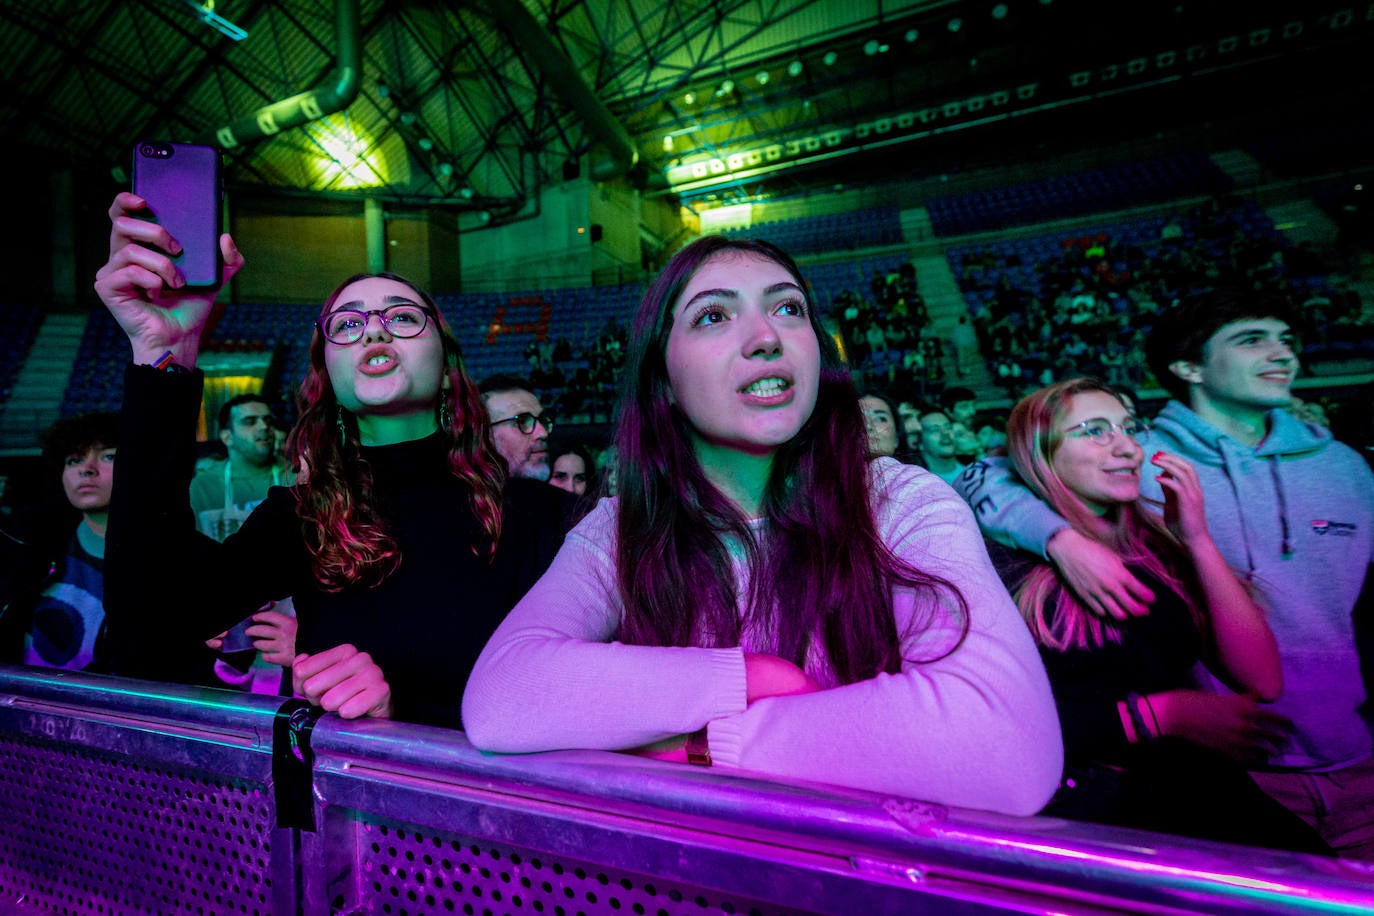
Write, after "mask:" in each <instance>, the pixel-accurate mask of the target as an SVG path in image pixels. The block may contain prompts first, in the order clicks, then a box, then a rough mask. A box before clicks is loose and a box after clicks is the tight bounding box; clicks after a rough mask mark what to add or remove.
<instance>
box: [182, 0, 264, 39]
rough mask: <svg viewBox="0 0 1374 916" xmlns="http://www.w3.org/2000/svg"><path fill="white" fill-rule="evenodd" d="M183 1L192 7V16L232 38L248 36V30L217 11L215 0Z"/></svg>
mask: <svg viewBox="0 0 1374 916" xmlns="http://www.w3.org/2000/svg"><path fill="white" fill-rule="evenodd" d="M182 2H183V3H185V4H186V5H187V6H189V7H190V8H191V15H192V16H195V17H196V18H197V19H199V20H200V21H201V22H203V23H205V24H206V25H208V26H209V27H210V28H212V29H214V30H215V31H216V32H219V33H220V34H221V35H225V36H227V37H229V38H232V39H233V40H234V41H243V40H244V39H245V38H247V37H248V33H247V32H245V31H244V30H243V29H241V28H239V27H238V26H236V25H234V24H233V23H232V22H230V21H229V20H228V19H225V18H224V17H223V16H221V15H220V14H218V13H216V12H215V0H204V2H197V0H182Z"/></svg>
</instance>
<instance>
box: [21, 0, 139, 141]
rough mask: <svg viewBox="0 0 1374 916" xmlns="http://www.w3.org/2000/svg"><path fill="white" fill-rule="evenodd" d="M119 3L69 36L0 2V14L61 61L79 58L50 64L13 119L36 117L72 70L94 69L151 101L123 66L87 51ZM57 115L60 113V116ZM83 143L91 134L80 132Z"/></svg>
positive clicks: (52, 25)
mask: <svg viewBox="0 0 1374 916" xmlns="http://www.w3.org/2000/svg"><path fill="white" fill-rule="evenodd" d="M119 8H120V7H119V4H115V3H111V4H108V5H107V6H106V8H105V9H104V10H102V11H101V14H100V15H99V16H98V17H97V18H96V20H95V21H94V22H92V24H91V27H90V28H89V29H86V30H85V31H83V32H82V33H81V34H80V35H75V36H69V35H67V34H65V33H64V31H63V29H62V28H61V27H60V26H58V25H56V24H55V23H49V24H48V25H49V26H50V28H38V29H36V28H33V27H32V26H31V25H30V24H29V23H27V22H24V21H22V20H19V19H16V18H14V17H12V16H9V15H8V14H7V12H6V10H5V5H4V4H3V3H0V16H4V17H5V18H6V19H9V21H10V22H12V23H14V24H15V25H17V26H19V27H20V28H23V29H25V30H26V31H28V32H30V33H32V34H33V35H35V36H36V37H37V38H39V39H40V40H41V41H42V42H43V43H45V44H46V45H47V47H49V48H55V49H56V50H57V51H58V52H59V53H60V54H61V57H62V59H63V60H64V61H77V62H79V63H78V65H77V66H76V67H72V66H61V67H54V68H52V74H51V77H50V79H48V80H47V81H46V82H45V83H44V84H43V86H42V87H41V88H39V87H32V86H31V87H28V91H27V92H26V97H25V101H24V104H23V105H21V106H20V107H19V110H18V111H17V112H16V113H15V117H14V119H13V122H14V123H19V124H22V123H24V122H25V121H27V120H39V117H38V112H40V111H42V110H44V109H46V108H48V106H49V105H50V104H51V99H52V96H53V93H54V88H55V87H56V85H57V83H58V82H59V81H60V80H62V79H65V78H68V77H70V76H71V75H72V71H73V70H74V69H75V70H77V71H81V72H85V71H93V72H95V73H97V74H99V75H100V77H101V78H102V79H106V80H109V81H110V82H112V83H114V84H115V85H117V86H120V87H122V88H123V89H125V90H126V91H128V92H129V93H130V94H131V95H133V96H135V97H136V98H138V99H140V100H141V101H143V102H145V103H147V104H152V100H151V99H149V98H148V96H147V94H146V93H145V92H144V90H143V87H142V86H139V85H138V84H136V83H135V82H134V81H133V80H131V79H130V78H129V77H128V74H127V73H126V72H125V71H124V70H123V69H122V68H116V67H113V66H111V65H109V64H106V63H104V62H102V61H98V60H95V59H93V58H91V57H90V56H89V55H88V54H87V53H86V52H87V50H88V48H90V47H91V45H92V43H93V42H92V37H93V36H94V35H96V34H98V32H99V30H101V29H103V28H104V27H105V26H106V24H108V22H109V18H110V16H112V15H113V14H114V13H115V12H117V11H118V10H119ZM59 117H60V116H59ZM82 143H83V145H86V146H90V145H92V144H91V138H90V136H89V135H85V136H83V139H82ZM107 143H109V138H108V137H102V138H100V139H99V145H100V146H102V147H103V146H105V145H106V144H107Z"/></svg>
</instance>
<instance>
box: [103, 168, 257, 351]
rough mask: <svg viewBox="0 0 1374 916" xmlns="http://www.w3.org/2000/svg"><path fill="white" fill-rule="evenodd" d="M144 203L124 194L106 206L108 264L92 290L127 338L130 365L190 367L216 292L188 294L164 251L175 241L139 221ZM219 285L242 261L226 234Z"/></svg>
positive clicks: (173, 246)
mask: <svg viewBox="0 0 1374 916" xmlns="http://www.w3.org/2000/svg"><path fill="white" fill-rule="evenodd" d="M146 208H147V202H146V201H144V200H143V198H141V197H139V196H138V195H137V194H132V193H130V192H128V191H124V192H121V193H120V194H118V195H116V196H115V199H114V202H113V203H112V204H111V205H110V223H111V228H110V260H109V261H108V262H107V263H106V264H105V265H104V266H103V267H101V268H100V271H99V273H97V274H96V281H95V291H96V293H97V294H98V295H99V296H100V299H101V301H103V302H104V303H105V305H106V307H107V308H109V310H110V313H111V314H112V315H113V316H114V319H115V321H116V322H118V323H119V326H120V327H121V328H122V329H123V330H124V333H125V334H127V335H128V337H129V343H130V344H131V345H132V347H133V357H134V362H135V363H139V364H152V363H155V362H156V361H157V360H158V359H159V358H160V357H161V356H162V355H163V354H165V353H169V352H170V353H171V354H172V357H171V358H172V359H173V360H174V361H175V362H176V363H178V364H179V365H182V366H186V367H191V366H194V365H195V363H196V357H197V355H198V354H199V351H200V334H201V331H202V330H203V329H204V327H205V323H206V321H208V320H209V317H210V309H211V308H212V307H213V305H214V302H215V296H216V294H217V293H218V292H219V290H218V289H188V288H186V284H185V281H184V280H183V279H182V277H181V273H180V271H178V270H177V268H176V266H175V265H174V264H173V263H172V259H171V257H169V255H168V254H167V252H172V251H178V250H180V247H181V246H180V242H179V241H177V239H175V238H174V237H173V236H172V235H171V234H170V233H169V232H168V231H167V229H166V227H164V226H161V225H159V224H157V223H153V222H150V221H148V220H145V219H140V218H139V214H140V213H141V212H142V211H144V210H146ZM218 241H219V244H218V252H219V257H220V258H221V260H222V263H223V269H222V271H221V275H220V280H221V283H225V282H228V280H229V279H230V278H231V277H232V276H233V275H234V274H235V273H237V272H238V270H239V268H240V267H242V266H243V256H242V255H241V254H239V251H238V249H237V248H236V247H235V246H234V242H233V240H232V239H231V238H230V237H229V236H228V235H227V234H225V235H221V236H220V237H219V240H218Z"/></svg>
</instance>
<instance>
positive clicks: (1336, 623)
mask: <svg viewBox="0 0 1374 916" xmlns="http://www.w3.org/2000/svg"><path fill="white" fill-rule="evenodd" d="M1296 321H1297V319H1296V317H1295V316H1294V315H1293V314H1292V312H1291V309H1290V308H1289V306H1288V305H1287V304H1286V303H1284V302H1282V301H1279V300H1275V299H1270V298H1268V297H1265V296H1263V295H1262V294H1259V293H1256V292H1254V291H1252V290H1224V289H1221V290H1214V291H1210V292H1206V293H1202V294H1199V295H1196V296H1193V297H1190V298H1188V299H1185V300H1184V301H1183V302H1181V303H1180V304H1179V305H1177V306H1175V307H1174V308H1172V309H1170V310H1169V311H1167V312H1165V313H1163V314H1161V315H1160V316H1159V317H1158V318H1157V319H1156V321H1155V323H1154V327H1153V328H1152V329H1151V330H1150V332H1149V337H1148V340H1147V341H1146V354H1147V360H1148V362H1149V365H1150V369H1151V370H1152V371H1153V372H1154V374H1155V378H1156V379H1157V380H1158V381H1159V382H1160V384H1161V385H1163V386H1164V387H1165V388H1166V389H1167V390H1168V391H1169V393H1170V394H1171V395H1173V400H1170V401H1169V402H1168V404H1167V405H1165V407H1164V409H1163V410H1162V411H1161V412H1160V414H1159V415H1158V417H1156V418H1155V421H1154V425H1153V427H1152V429H1151V431H1150V432H1148V433H1145V434H1143V435H1141V444H1142V445H1143V446H1144V448H1145V449H1146V454H1147V455H1149V454H1153V453H1154V452H1155V451H1158V450H1163V451H1167V452H1170V453H1173V454H1176V455H1179V456H1181V457H1183V458H1185V459H1187V460H1188V461H1189V462H1191V463H1192V464H1193V466H1194V468H1196V470H1197V475H1198V480H1199V482H1200V483H1201V485H1202V490H1203V494H1204V497H1205V499H1206V512H1207V523H1208V526H1209V527H1210V529H1211V531H1212V536H1213V539H1214V540H1215V541H1216V545H1217V547H1218V549H1220V551H1221V553H1222V556H1223V557H1224V558H1225V560H1226V562H1227V564H1228V565H1230V566H1231V568H1232V569H1234V570H1236V572H1237V573H1238V574H1239V575H1241V576H1243V577H1244V578H1245V580H1246V582H1247V583H1248V584H1249V585H1250V587H1251V588H1252V589H1253V590H1254V594H1255V597H1256V599H1257V600H1258V601H1259V602H1260V604H1261V605H1262V606H1263V607H1264V609H1265V611H1266V614H1267V619H1268V622H1269V625H1270V627H1271V629H1272V630H1273V632H1274V637H1275V639H1276V640H1277V642H1278V647H1279V655H1280V658H1281V660H1282V663H1283V675H1284V689H1283V693H1282V695H1281V696H1280V697H1279V698H1278V700H1277V701H1276V702H1275V703H1274V704H1273V705H1272V709H1273V711H1274V712H1276V713H1278V714H1280V715H1282V716H1285V717H1287V718H1288V719H1290V720H1291V722H1292V729H1291V738H1290V740H1289V741H1288V742H1287V743H1286V745H1285V746H1283V747H1280V748H1276V749H1275V750H1274V753H1273V754H1271V756H1270V757H1269V760H1268V763H1267V765H1266V767H1265V768H1263V770H1261V771H1258V772H1255V773H1254V774H1253V775H1254V777H1255V780H1256V782H1258V783H1259V784H1260V786H1261V787H1262V788H1263V789H1264V790H1265V791H1266V792H1268V793H1269V794H1270V795H1272V796H1274V797H1275V798H1276V799H1278V800H1279V801H1280V802H1282V803H1283V804H1285V805H1286V806H1288V807H1289V808H1290V809H1291V810H1292V811H1293V812H1294V813H1296V814H1297V815H1299V816H1300V817H1302V818H1303V819H1304V820H1306V821H1307V822H1308V823H1309V824H1311V825H1312V826H1313V827H1315V828H1316V829H1317V830H1318V832H1320V833H1321V835H1322V838H1323V839H1325V840H1326V841H1327V843H1329V844H1330V845H1331V846H1332V848H1333V849H1335V850H1336V851H1337V852H1338V853H1339V854H1341V855H1345V856H1349V857H1352V858H1361V859H1374V732H1372V731H1371V724H1370V722H1369V721H1368V720H1366V719H1365V717H1364V716H1363V715H1362V710H1361V707H1362V706H1363V705H1364V703H1365V698H1366V694H1367V691H1368V685H1367V684H1366V683H1365V679H1364V678H1363V677H1362V673H1361V666H1360V654H1359V652H1358V650H1357V643H1356V631H1355V629H1356V626H1357V624H1358V623H1360V622H1362V621H1363V620H1365V619H1367V617H1368V610H1367V608H1368V605H1367V603H1366V601H1367V599H1365V598H1364V596H1363V590H1364V584H1365V581H1366V573H1367V572H1368V570H1369V564H1370V562H1371V559H1374V474H1371V472H1370V469H1369V467H1368V465H1366V463H1365V461H1364V459H1363V458H1361V457H1360V455H1359V454H1358V453H1356V452H1355V451H1354V450H1353V449H1350V448H1348V447H1346V446H1344V445H1342V444H1340V443H1338V442H1335V441H1333V440H1332V439H1331V437H1330V434H1329V433H1328V432H1327V431H1326V430H1324V429H1322V428H1320V427H1317V426H1314V425H1311V424H1307V423H1303V422H1301V421H1299V420H1298V419H1296V418H1295V417H1293V416H1292V415H1291V414H1290V413H1289V412H1288V411H1287V410H1286V409H1285V408H1286V407H1287V406H1288V404H1289V403H1290V401H1291V399H1292V384H1293V379H1294V376H1295V375H1296V374H1297V371H1298V358H1297V341H1296V339H1295V336H1294V334H1293V330H1292V329H1293V327H1294V326H1295V324H1296ZM1156 473H1158V469H1157V468H1155V467H1154V466H1153V465H1152V464H1151V463H1150V462H1149V461H1146V463H1145V465H1144V467H1143V468H1142V475H1143V477H1142V480H1141V493H1142V494H1143V495H1144V496H1146V497H1148V498H1151V499H1156V500H1157V499H1160V498H1161V496H1162V491H1161V489H1160V486H1159V484H1158V482H1157V481H1156V480H1155V479H1154V476H1153V475H1154V474H1156ZM955 488H956V489H957V490H959V491H960V492H961V493H962V494H963V496H964V498H965V499H967V500H968V501H969V503H970V505H972V506H973V509H974V512H975V514H976V515H977V517H978V521H979V524H980V525H981V526H982V527H983V531H984V533H985V534H987V535H988V536H989V537H992V538H993V539H995V540H998V541H1001V542H1003V543H1008V544H1012V545H1014V546H1017V547H1020V548H1022V549H1024V550H1029V551H1032V552H1034V553H1038V554H1040V555H1041V556H1045V557H1047V558H1048V559H1049V560H1051V561H1052V562H1053V563H1054V564H1055V565H1056V566H1057V567H1058V568H1059V570H1060V571H1061V572H1062V573H1063V575H1064V577H1065V579H1066V580H1067V581H1068V582H1069V583H1070V585H1071V586H1072V587H1073V588H1074V591H1075V592H1076V593H1077V594H1078V596H1079V597H1080V598H1081V599H1082V600H1083V602H1084V603H1085V604H1086V605H1087V606H1088V607H1090V608H1091V609H1093V610H1094V611H1096V612H1097V613H1100V614H1103V615H1110V616H1112V617H1115V618H1118V619H1124V618H1126V617H1128V616H1139V615H1143V614H1147V613H1148V612H1149V605H1150V602H1151V601H1152V600H1153V599H1154V595H1153V594H1152V593H1151V592H1150V590H1149V589H1148V588H1147V587H1145V586H1144V585H1143V584H1142V583H1140V582H1139V580H1137V579H1136V578H1135V577H1134V576H1133V575H1132V574H1131V573H1130V572H1129V571H1128V570H1127V569H1126V567H1125V565H1124V564H1123V562H1122V560H1121V558H1120V557H1119V556H1117V555H1116V554H1115V553H1113V552H1112V551H1111V550H1109V549H1108V548H1106V547H1104V546H1102V545H1098V544H1095V543H1092V542H1091V541H1089V540H1088V539H1087V538H1085V537H1083V536H1082V535H1080V534H1078V532H1076V531H1074V530H1073V529H1072V528H1070V527H1068V523H1067V522H1065V521H1064V520H1063V519H1062V518H1060V517H1059V516H1058V515H1057V514H1056V513H1055V512H1054V511H1053V510H1051V509H1050V508H1049V507H1048V506H1046V505H1045V504H1044V503H1042V502H1040V501H1039V500H1038V499H1036V498H1035V496H1034V495H1033V494H1032V493H1031V492H1030V491H1029V490H1027V489H1025V487H1024V486H1023V485H1022V484H1021V482H1020V481H1019V479H1017V478H1016V477H1015V473H1014V471H1012V470H1011V468H1010V465H1009V464H1008V463H1007V462H1006V461H1005V460H1003V459H988V460H986V461H982V462H978V463H976V464H974V465H971V466H970V467H969V468H968V470H967V471H966V472H965V473H964V474H963V475H962V476H961V477H960V478H959V480H958V481H956V484H955ZM1357 618H1358V620H1357ZM1213 686H1214V687H1215V688H1216V689H1218V690H1224V689H1226V688H1225V687H1223V686H1222V685H1220V684H1213Z"/></svg>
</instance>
